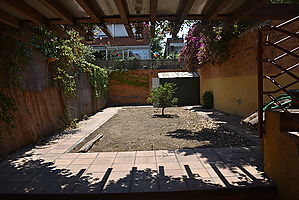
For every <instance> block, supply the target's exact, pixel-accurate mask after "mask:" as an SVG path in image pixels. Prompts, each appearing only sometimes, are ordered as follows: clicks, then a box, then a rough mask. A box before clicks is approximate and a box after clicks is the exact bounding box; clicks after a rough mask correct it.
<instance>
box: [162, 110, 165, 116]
mask: <svg viewBox="0 0 299 200" xmlns="http://www.w3.org/2000/svg"><path fill="white" fill-rule="evenodd" d="M164 109H165V108H162V116H164Z"/></svg>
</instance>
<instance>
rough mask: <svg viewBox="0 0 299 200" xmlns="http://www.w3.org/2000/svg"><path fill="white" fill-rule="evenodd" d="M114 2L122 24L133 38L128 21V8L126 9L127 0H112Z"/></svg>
mask: <svg viewBox="0 0 299 200" xmlns="http://www.w3.org/2000/svg"><path fill="white" fill-rule="evenodd" d="M114 3H115V5H116V7H117V10H118V13H119V15H120V17H121V19H122V21H123V24H124V25H125V28H126V30H127V33H128V36H129V37H130V38H133V36H134V35H133V31H132V27H131V25H130V21H129V9H128V4H127V1H126V0H114Z"/></svg>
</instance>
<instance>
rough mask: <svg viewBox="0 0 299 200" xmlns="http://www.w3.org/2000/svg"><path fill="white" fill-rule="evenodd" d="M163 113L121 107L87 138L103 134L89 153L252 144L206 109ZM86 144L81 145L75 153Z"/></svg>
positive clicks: (145, 108) (179, 108)
mask: <svg viewBox="0 0 299 200" xmlns="http://www.w3.org/2000/svg"><path fill="white" fill-rule="evenodd" d="M160 113H161V110H160V109H157V108H153V107H127V108H123V109H121V110H120V111H119V112H118V113H117V114H116V115H115V116H113V117H112V118H111V119H110V120H109V121H107V122H106V123H105V124H104V125H103V126H101V127H100V128H99V129H98V130H96V131H95V132H94V133H92V134H91V135H90V136H89V137H88V138H87V139H86V141H85V142H87V141H89V140H91V139H92V138H94V137H95V136H96V135H97V134H103V135H104V137H103V138H102V140H100V141H98V142H96V143H95V145H94V146H93V147H92V148H91V150H90V151H89V152H101V151H137V150H138V151H140V150H161V149H167V150H175V149H180V148H199V147H210V148H213V147H215V148H216V147H239V146H250V145H251V144H250V142H249V141H248V140H246V139H245V138H244V137H242V136H241V135H240V134H237V133H236V132H234V131H232V130H230V129H227V128H225V127H223V126H221V124H219V123H217V122H216V121H215V120H213V119H212V118H210V117H209V115H208V114H206V113H205V112H191V111H190V110H188V109H187V108H186V107H175V108H166V109H165V113H166V114H167V115H168V116H167V117H161V116H160ZM83 145H84V143H83V144H82V143H81V144H80V145H78V146H77V147H76V148H75V149H74V150H73V152H76V151H78V149H79V148H80V147H82V146H83Z"/></svg>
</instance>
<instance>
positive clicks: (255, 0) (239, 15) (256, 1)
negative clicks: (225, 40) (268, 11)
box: [227, 0, 268, 24]
mask: <svg viewBox="0 0 299 200" xmlns="http://www.w3.org/2000/svg"><path fill="white" fill-rule="evenodd" d="M266 2H268V0H250V1H246V3H244V4H243V5H242V6H241V7H239V8H237V9H236V11H235V12H233V13H232V14H231V16H230V18H229V19H228V20H227V24H233V23H235V22H237V21H239V20H242V19H245V18H246V17H247V16H248V15H249V14H250V13H252V12H253V11H255V10H257V9H258V8H260V7H261V6H263V5H264V4H265V3H266Z"/></svg>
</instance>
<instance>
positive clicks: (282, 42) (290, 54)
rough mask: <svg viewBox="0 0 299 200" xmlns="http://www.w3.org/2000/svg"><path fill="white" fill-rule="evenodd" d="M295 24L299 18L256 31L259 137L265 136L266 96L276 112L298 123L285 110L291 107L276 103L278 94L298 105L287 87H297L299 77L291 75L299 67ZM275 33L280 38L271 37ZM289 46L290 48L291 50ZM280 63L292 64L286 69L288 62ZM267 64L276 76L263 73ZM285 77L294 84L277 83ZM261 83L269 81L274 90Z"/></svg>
mask: <svg viewBox="0 0 299 200" xmlns="http://www.w3.org/2000/svg"><path fill="white" fill-rule="evenodd" d="M298 22H299V16H297V17H295V18H293V19H290V20H288V21H285V22H283V23H281V24H279V25H275V26H274V25H265V26H263V27H261V28H259V30H258V52H257V56H258V128H259V136H260V137H263V133H264V125H263V121H264V97H265V96H267V97H268V98H269V99H270V100H271V101H273V103H274V105H276V106H277V107H279V109H280V110H282V111H283V112H285V113H286V114H287V115H288V116H289V117H290V118H291V119H293V120H295V121H297V122H298V126H299V119H298V118H297V117H296V116H295V115H293V114H292V113H291V112H290V111H289V109H288V107H289V106H290V105H287V104H283V103H282V102H281V101H279V100H277V99H276V97H277V96H278V95H279V94H281V93H285V94H287V95H289V96H290V98H291V99H292V104H298V97H296V96H295V95H294V93H292V92H290V91H289V89H290V87H292V88H294V87H296V86H298V83H299V77H298V76H297V75H296V74H295V73H293V71H294V70H295V69H296V68H297V67H299V55H298V53H297V52H298V50H299V30H298V28H297V29H296V25H297V26H299V25H298V24H299V23H298ZM293 25H294V26H293ZM286 27H295V29H288V28H286ZM277 33H279V34H280V37H278V38H277V37H271V35H273V34H277ZM291 39H292V45H288V44H289V43H287V42H288V41H289V40H291ZM289 46H291V48H290V47H289ZM282 59H284V61H286V60H288V59H291V60H292V61H293V63H292V64H291V65H289V64H290V63H289V62H284V61H283V62H282ZM294 61H295V62H294ZM267 63H269V64H270V66H272V67H274V68H276V70H279V72H278V73H276V74H273V73H270V72H268V71H266V70H265V65H266V64H267ZM267 65H268V64H267ZM285 75H288V76H289V77H291V78H292V79H294V80H293V81H289V82H288V83H284V84H282V83H280V82H279V81H278V78H281V77H282V76H285ZM264 80H268V81H270V83H271V84H272V85H274V86H276V88H277V89H274V90H273V89H272V90H270V89H265V87H264V84H263V83H264ZM298 89H299V86H298Z"/></svg>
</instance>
